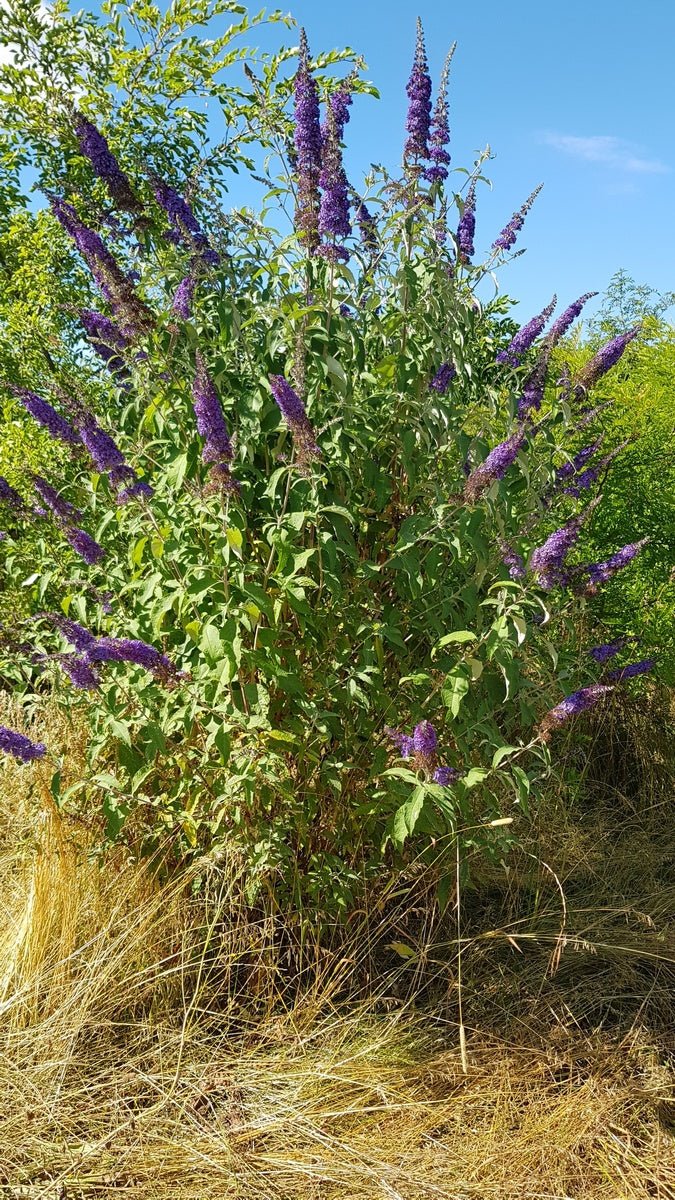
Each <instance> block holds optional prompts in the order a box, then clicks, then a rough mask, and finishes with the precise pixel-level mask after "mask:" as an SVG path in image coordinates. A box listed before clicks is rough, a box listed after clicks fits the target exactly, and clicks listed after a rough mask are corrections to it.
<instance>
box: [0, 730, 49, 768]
mask: <svg viewBox="0 0 675 1200" xmlns="http://www.w3.org/2000/svg"><path fill="white" fill-rule="evenodd" d="M0 750H3V751H4V753H5V754H11V755H12V756H13V757H14V758H18V760H19V762H23V763H28V762H32V761H33V760H34V759H36V758H44V756H45V754H46V753H47V747H46V746H45V745H44V743H43V742H31V740H30V738H27V737H25V736H24V734H23V733H17V732H16V730H15V729H7V727H6V725H0Z"/></svg>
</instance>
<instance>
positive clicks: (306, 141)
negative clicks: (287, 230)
mask: <svg viewBox="0 0 675 1200" xmlns="http://www.w3.org/2000/svg"><path fill="white" fill-rule="evenodd" d="M294 92H295V107H294V117H295V131H294V145H295V155H296V164H295V165H296V171H297V178H298V194H297V207H296V210H295V227H296V230H297V233H298V237H299V238H300V239H301V241H302V243H303V245H304V246H305V248H306V249H307V252H308V253H309V254H315V253H316V251H317V249H318V246H319V240H320V239H319V175H320V173H321V152H322V138H321V122H320V120H319V93H318V89H317V86H316V80H315V79H314V77H313V75H312V73H311V71H310V69H309V47H308V45H307V35H306V34H305V31H304V29H301V30H300V65H299V67H298V72H297V75H296V76H295V85H294Z"/></svg>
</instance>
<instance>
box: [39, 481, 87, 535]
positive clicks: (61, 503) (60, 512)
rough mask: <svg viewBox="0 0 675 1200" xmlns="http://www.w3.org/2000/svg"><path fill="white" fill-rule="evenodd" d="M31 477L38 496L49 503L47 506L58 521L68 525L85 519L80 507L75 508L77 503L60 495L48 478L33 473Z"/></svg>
mask: <svg viewBox="0 0 675 1200" xmlns="http://www.w3.org/2000/svg"><path fill="white" fill-rule="evenodd" d="M31 478H32V480H33V485H34V487H35V491H36V492H37V494H38V496H39V497H40V499H41V500H42V501H43V503H44V504H46V505H47V508H48V509H49V510H50V512H52V513H53V515H54V516H55V517H56V519H57V521H59V522H61V523H62V524H66V525H68V524H74V522H75V521H82V520H84V518H83V516H82V513H81V512H80V511H79V509H77V508H75V505H74V504H71V503H70V501H69V500H64V498H63V496H60V495H59V493H58V492H57V491H56V489H55V488H53V487H52V486H51V484H49V483H47V480H46V479H43V478H42V477H41V476H40V475H33V476H31Z"/></svg>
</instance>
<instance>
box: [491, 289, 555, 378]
mask: <svg viewBox="0 0 675 1200" xmlns="http://www.w3.org/2000/svg"><path fill="white" fill-rule="evenodd" d="M556 302H557V299H556V297H555V296H554V297H553V299H552V300H551V303H550V304H547V305H546V308H544V309H542V311H541V312H540V313H538V315H537V316H536V317H533V318H532V320H531V321H528V322H527V325H523V327H522V328H521V329H519V330H518V332H517V334H516V335H515V337H514V338H512V340H511V342H510V343H509V345H508V346H507V347H506V349H505V350H500V352H499V354H498V355H497V362H498V363H509V364H510V365H511V366H512V367H517V366H518V364H519V363H520V361H521V360H522V358H523V355H524V354H525V353H526V352H527V351H528V350H529V348H530V346H531V345H532V343H533V342H534V341H535V340H536V339H537V338H538V337H539V334H540V333H541V331H542V329H543V328H544V326H545V324H546V322H547V321H548V319H549V317H550V316H551V313H552V312H553V309H554V308H555V306H556Z"/></svg>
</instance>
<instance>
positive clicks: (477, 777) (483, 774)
mask: <svg viewBox="0 0 675 1200" xmlns="http://www.w3.org/2000/svg"><path fill="white" fill-rule="evenodd" d="M489 774H490V772H489V771H488V769H487V768H486V767H472V768H471V770H470V771H467V773H466V775H465V776H464V778H463V779H462V783H463V784H464V787H465V788H466V789H467V790H468V789H469V788H473V787H476V785H477V784H479V783H482V782H483V780H484V779H486V778H487V776H488V775H489Z"/></svg>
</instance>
